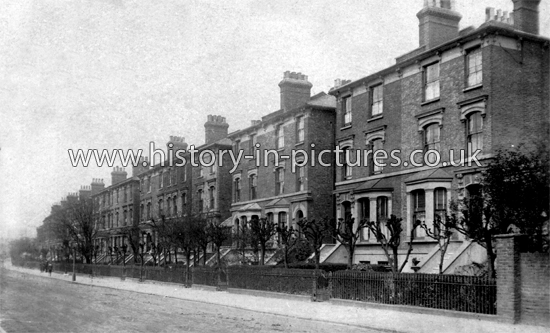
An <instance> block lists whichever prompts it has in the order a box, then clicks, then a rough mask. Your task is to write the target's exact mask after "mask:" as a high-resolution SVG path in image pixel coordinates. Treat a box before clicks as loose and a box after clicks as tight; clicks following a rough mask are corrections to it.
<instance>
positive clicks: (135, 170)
mask: <svg viewBox="0 0 550 333" xmlns="http://www.w3.org/2000/svg"><path fill="white" fill-rule="evenodd" d="M147 170H149V158H148V157H146V156H140V157H139V162H138V164H137V165H134V166H132V176H133V177H137V176H138V175H140V174H142V173H144V172H145V171H147Z"/></svg>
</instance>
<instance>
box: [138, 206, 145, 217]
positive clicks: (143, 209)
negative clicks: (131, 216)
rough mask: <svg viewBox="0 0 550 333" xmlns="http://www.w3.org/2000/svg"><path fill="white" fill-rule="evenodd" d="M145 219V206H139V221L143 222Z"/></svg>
mask: <svg viewBox="0 0 550 333" xmlns="http://www.w3.org/2000/svg"><path fill="white" fill-rule="evenodd" d="M144 219H145V207H144V206H143V204H141V205H140V206H139V220H140V221H143V220H144Z"/></svg>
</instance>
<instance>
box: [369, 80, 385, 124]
mask: <svg viewBox="0 0 550 333" xmlns="http://www.w3.org/2000/svg"><path fill="white" fill-rule="evenodd" d="M383 92H384V86H383V85H381V84H380V85H377V86H375V87H372V88H371V89H370V95H371V105H370V107H371V115H372V116H373V117H375V116H378V115H380V114H382V110H383V108H384V93H383Z"/></svg>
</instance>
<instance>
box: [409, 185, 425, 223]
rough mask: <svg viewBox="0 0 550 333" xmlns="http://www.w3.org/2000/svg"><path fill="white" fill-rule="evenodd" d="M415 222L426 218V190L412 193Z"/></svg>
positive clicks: (413, 218)
mask: <svg viewBox="0 0 550 333" xmlns="http://www.w3.org/2000/svg"><path fill="white" fill-rule="evenodd" d="M411 194H412V208H413V216H412V220H413V222H416V221H421V222H424V221H425V220H426V192H424V190H415V191H413V192H412V193H411Z"/></svg>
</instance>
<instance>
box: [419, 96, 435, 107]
mask: <svg viewBox="0 0 550 333" xmlns="http://www.w3.org/2000/svg"><path fill="white" fill-rule="evenodd" d="M435 102H439V97H438V98H434V99H430V100H429V101H424V102H423V103H420V106H424V105H428V104H432V103H435Z"/></svg>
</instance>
